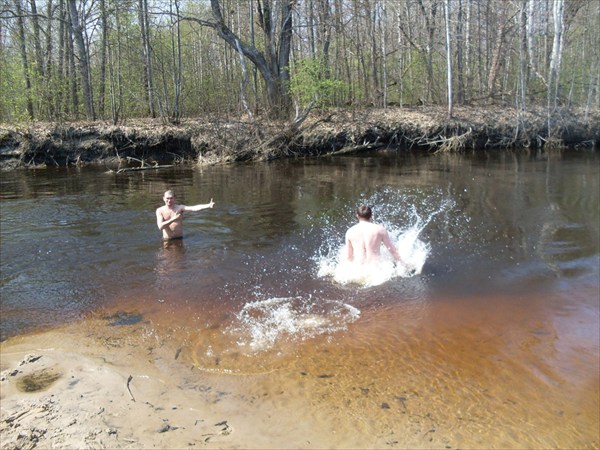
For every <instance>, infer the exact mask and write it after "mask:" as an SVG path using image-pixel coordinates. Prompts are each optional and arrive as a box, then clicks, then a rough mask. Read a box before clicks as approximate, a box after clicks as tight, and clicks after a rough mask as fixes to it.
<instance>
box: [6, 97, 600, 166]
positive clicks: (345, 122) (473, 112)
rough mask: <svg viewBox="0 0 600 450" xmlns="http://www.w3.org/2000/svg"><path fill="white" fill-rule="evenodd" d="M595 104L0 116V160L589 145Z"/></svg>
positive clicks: (597, 133)
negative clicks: (118, 119)
mask: <svg viewBox="0 0 600 450" xmlns="http://www.w3.org/2000/svg"><path fill="white" fill-rule="evenodd" d="M598 123H600V111H598V110H593V111H583V110H560V111H556V112H555V113H553V114H552V116H550V117H549V116H548V114H547V113H546V111H545V110H544V109H543V108H537V109H536V108H532V109H530V110H528V111H519V110H516V109H514V108H507V107H493V106H488V107H457V108H455V109H454V113H453V116H452V117H451V118H449V117H448V114H447V111H446V109H445V108H444V107H439V106H438V107H433V106H429V107H427V106H423V107H415V108H400V107H390V108H387V109H375V108H372V109H361V110H348V109H344V110H327V111H320V112H313V113H312V114H311V115H309V116H308V117H307V118H306V119H305V120H303V121H301V122H300V121H299V122H294V121H279V122H277V121H272V120H268V119H265V118H253V117H208V118H188V119H184V120H182V122H181V124H178V125H174V124H170V123H168V122H167V121H163V120H160V119H130V120H126V121H123V122H122V123H118V124H111V123H109V122H102V121H97V122H76V123H32V124H0V168H1V169H4V170H6V169H15V168H23V167H31V168H40V167H61V166H62V167H65V166H83V165H89V164H98V163H102V164H114V165H116V166H118V167H135V168H152V167H158V166H161V165H172V164H200V165H210V164H222V163H231V162H238V161H268V160H272V159H277V158H286V157H319V156H327V155H348V154H357V153H361V152H366V151H376V150H381V149H393V150H396V151H419V152H470V151H499V150H516V151H532V150H536V151H540V150H543V151H551V150H564V149H569V150H580V151H584V150H590V149H591V150H594V149H597V148H598V144H599V142H600V127H598Z"/></svg>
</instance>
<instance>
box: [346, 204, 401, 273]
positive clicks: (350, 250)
mask: <svg viewBox="0 0 600 450" xmlns="http://www.w3.org/2000/svg"><path fill="white" fill-rule="evenodd" d="M372 215H373V213H372V211H371V208H370V207H368V206H366V205H361V206H359V207H358V209H357V210H356V218H357V219H358V223H357V224H356V225H353V226H352V227H350V229H348V231H347V232H346V255H345V256H346V259H347V260H348V261H350V262H354V263H356V264H360V265H363V264H372V263H377V262H378V261H379V259H380V249H381V244H383V245H385V246H386V248H387V249H388V250H389V251H390V253H391V254H392V256H393V257H394V260H396V261H400V262H401V263H403V264H404V261H402V258H401V257H400V253H399V252H398V249H396V247H395V246H394V244H393V243H392V240H391V239H390V235H389V234H388V232H387V230H386V229H385V228H384V227H383V226H382V225H377V224H374V223H372V222H371V216H372Z"/></svg>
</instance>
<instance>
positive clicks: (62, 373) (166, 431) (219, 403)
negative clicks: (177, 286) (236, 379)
mask: <svg viewBox="0 0 600 450" xmlns="http://www.w3.org/2000/svg"><path fill="white" fill-rule="evenodd" d="M82 331H83V329H82V328H81V327H80V326H79V327H71V328H69V327H67V328H66V329H61V330H54V331H50V332H45V333H40V334H35V335H29V336H21V337H17V338H13V339H9V340H7V341H5V342H3V343H2V345H1V347H0V350H1V377H0V378H1V396H0V402H1V415H0V447H1V448H2V449H5V450H8V449H32V448H80V449H81V448H161V449H163V448H195V447H202V448H283V447H288V448H297V447H300V446H302V447H312V446H317V447H319V446H321V445H322V444H323V445H327V444H326V443H324V442H322V441H319V440H318V439H317V440H313V441H312V442H311V441H309V440H307V439H306V436H307V435H306V434H305V433H306V429H304V427H305V426H306V427H309V428H312V425H314V424H311V421H310V420H309V419H307V420H306V421H305V422H303V424H300V425H298V426H293V424H291V423H287V424H286V421H288V420H293V418H289V419H288V418H285V417H271V413H270V412H269V411H268V409H265V408H261V407H256V408H252V407H251V405H252V403H253V401H252V399H251V398H248V397H245V396H244V394H243V393H241V392H232V391H231V390H228V388H227V379H228V377H223V376H222V375H221V376H216V375H211V374H205V373H202V372H200V371H198V370H195V371H194V369H193V367H190V368H185V367H182V366H183V364H179V367H175V364H177V362H176V361H175V358H172V357H171V358H164V357H163V356H164V355H161V354H160V352H157V351H156V349H150V350H149V349H147V348H140V347H139V345H137V344H136V345H108V346H107V345H106V344H107V343H106V342H102V340H100V339H98V337H97V336H96V337H94V336H92V335H86V333H85V332H82ZM163 350H164V349H163ZM167 352H168V353H170V350H168V351H166V350H165V355H166V353H167ZM170 374H173V376H171V375H170ZM186 374H187V376H186ZM219 381H221V383H220V382H219ZM288 427H289V428H288ZM285 428H288V429H287V430H285ZM265 430H271V431H270V432H268V433H265ZM284 430H285V431H284Z"/></svg>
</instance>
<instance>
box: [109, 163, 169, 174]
mask: <svg viewBox="0 0 600 450" xmlns="http://www.w3.org/2000/svg"><path fill="white" fill-rule="evenodd" d="M167 167H173V164H168V165H163V166H147V167H127V168H125V169H119V170H117V173H125V172H134V171H137V170H155V169H165V168H167Z"/></svg>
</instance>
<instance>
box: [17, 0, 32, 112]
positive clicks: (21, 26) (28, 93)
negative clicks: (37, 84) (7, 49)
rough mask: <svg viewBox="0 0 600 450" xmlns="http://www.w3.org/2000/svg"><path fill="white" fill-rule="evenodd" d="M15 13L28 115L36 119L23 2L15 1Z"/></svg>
mask: <svg viewBox="0 0 600 450" xmlns="http://www.w3.org/2000/svg"><path fill="white" fill-rule="evenodd" d="M15 12H16V14H17V28H18V31H19V49H20V51H21V63H22V64H23V77H24V80H25V95H26V96H27V99H26V102H27V114H28V116H29V119H30V120H33V119H34V112H33V100H32V96H31V78H30V76H29V61H28V59H27V46H26V39H25V24H24V23H23V10H22V8H21V0H15Z"/></svg>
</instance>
